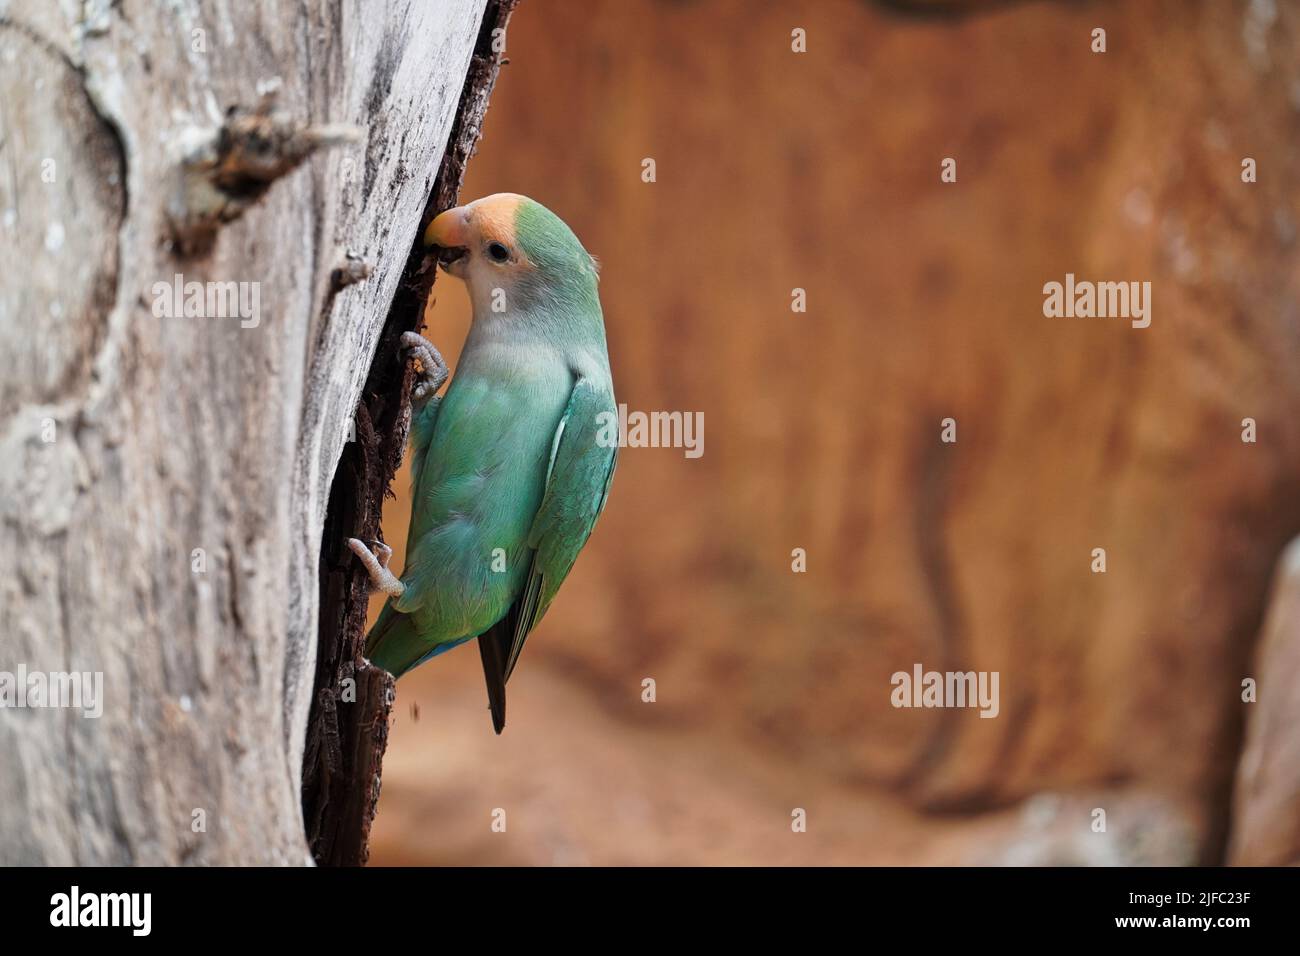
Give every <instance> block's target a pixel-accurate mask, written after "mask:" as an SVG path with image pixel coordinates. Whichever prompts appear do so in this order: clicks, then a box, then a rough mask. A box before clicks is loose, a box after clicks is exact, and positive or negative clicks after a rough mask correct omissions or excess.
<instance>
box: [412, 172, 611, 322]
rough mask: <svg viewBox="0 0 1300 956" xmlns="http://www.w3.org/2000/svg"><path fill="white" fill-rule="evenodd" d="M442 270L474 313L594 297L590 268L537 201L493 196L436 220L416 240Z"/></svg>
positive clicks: (593, 263) (582, 251) (583, 252)
mask: <svg viewBox="0 0 1300 956" xmlns="http://www.w3.org/2000/svg"><path fill="white" fill-rule="evenodd" d="M424 244H425V245H426V246H434V247H437V250H438V261H439V263H440V264H441V265H442V267H443V268H444V269H445V270H446V271H447V272H449V273H451V274H452V275H454V276H456V277H457V278H459V279H463V280H464V282H465V284H466V285H467V286H468V287H469V293H470V299H471V301H472V302H473V303H474V311H475V313H476V314H478V313H479V312H480V309H481V308H491V309H493V311H497V312H500V311H502V308H500V307H499V306H497V305H496V303H498V302H501V301H504V303H505V305H506V308H508V309H510V310H514V309H517V308H523V309H529V308H532V307H534V306H537V305H538V304H550V303H553V302H558V303H563V302H573V301H575V300H578V299H581V298H583V297H586V296H593V297H594V296H595V294H596V261H595V260H594V259H593V258H592V257H591V256H590V255H588V253H587V250H586V249H584V248H583V247H582V243H581V242H579V241H578V237H577V236H575V235H574V234H573V230H571V229H570V228H569V227H568V226H567V225H565V223H564V220H562V219H560V217H559V216H557V215H555V213H553V212H551V211H550V210H549V209H547V208H546V207H545V206H543V205H542V204H541V203H539V202H534V201H533V200H531V199H529V198H528V197H527V196H520V195H517V194H515V193H496V194H495V195H492V196H485V197H483V198H482V199H476V200H475V201H474V202H472V203H469V204H467V205H464V206H457V207H455V208H454V209H448V210H447V211H446V212H443V213H440V214H438V215H437V216H436V217H435V218H434V220H433V221H432V222H431V223H429V228H428V229H426V230H425V233H424Z"/></svg>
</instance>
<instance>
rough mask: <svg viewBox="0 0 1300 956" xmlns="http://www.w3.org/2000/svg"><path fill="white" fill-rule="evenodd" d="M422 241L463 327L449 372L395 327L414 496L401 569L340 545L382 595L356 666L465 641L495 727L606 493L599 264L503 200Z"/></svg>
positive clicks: (610, 427) (610, 430)
mask: <svg viewBox="0 0 1300 956" xmlns="http://www.w3.org/2000/svg"><path fill="white" fill-rule="evenodd" d="M424 241H425V244H426V245H429V246H437V247H438V248H439V261H440V262H441V264H442V267H443V268H444V269H445V270H446V271H447V272H449V273H451V274H452V275H454V276H456V277H457V278H460V279H462V280H464V282H465V284H466V285H467V286H468V288H469V295H470V301H471V303H472V305H473V310H474V318H473V324H472V325H471V326H470V331H469V335H468V336H467V337H466V339H465V347H464V350H463V351H462V352H461V358H460V362H459V364H458V366H457V369H456V375H455V377H454V378H453V380H452V382H451V385H450V386H449V387H448V389H447V393H446V395H445V396H444V397H442V398H441V399H439V398H437V397H435V396H434V392H436V391H437V390H438V388H439V387H441V385H442V383H443V382H444V381H445V380H446V378H447V366H446V364H445V363H444V362H443V361H442V357H441V356H440V355H439V354H438V351H437V350H436V349H435V348H434V347H433V346H432V345H430V344H429V343H428V342H426V341H425V340H424V339H423V338H422V337H420V336H419V335H417V334H415V333H413V332H408V333H406V334H405V335H404V336H403V337H402V347H403V350H404V351H405V353H406V354H407V355H408V357H409V358H413V359H415V360H417V361H418V363H419V368H420V374H419V378H418V381H417V384H416V386H415V388H414V390H413V392H412V401H411V404H412V420H411V469H412V473H413V492H412V506H411V526H410V532H409V535H408V537H407V546H406V565H405V568H404V570H403V573H402V577H401V579H400V580H399V579H398V578H396V577H395V576H394V575H393V574H392V572H391V571H389V570H388V559H389V557H390V555H391V554H392V551H391V549H389V548H387V547H386V546H384V545H382V544H378V543H376V548H375V550H376V551H377V552H378V555H377V556H376V555H375V554H373V553H372V552H371V551H370V549H369V548H368V547H367V546H366V545H365V544H364V543H362V542H361V541H359V540H357V539H356V538H352V539H350V540H349V542H348V546H349V547H350V548H351V549H352V550H353V551H354V552H355V553H356V555H357V557H358V558H360V559H361V561H362V562H363V563H364V564H365V566H366V569H367V570H368V571H369V573H370V576H371V579H372V580H373V581H374V583H375V586H376V587H377V588H378V589H379V590H381V591H383V592H385V593H386V594H388V596H389V600H388V603H387V604H385V605H384V609H383V611H382V612H381V613H380V615H379V620H377V621H376V622H375V626H374V628H372V629H371V631H370V634H369V636H368V637H367V639H366V656H367V657H369V658H370V660H371V661H372V662H374V663H375V664H378V665H379V666H380V667H382V668H384V669H385V670H387V671H389V672H391V673H392V674H393V675H394V676H397V677H400V676H401V675H402V674H404V673H406V672H407V671H409V670H410V669H411V668H413V667H415V666H417V665H418V664H421V663H423V662H424V661H427V660H428V659H429V658H431V657H435V656H437V655H438V654H441V653H442V652H443V651H447V650H450V649H451V648H453V647H455V646H456V645H458V644H463V643H464V642H466V641H468V640H471V639H472V638H475V637H477V638H478V646H479V652H480V654H481V655H482V658H483V673H484V676H485V677H486V679H487V691H488V705H489V707H490V708H491V711H492V726H493V727H494V728H495V730H496V732H497V733H498V734H499V733H501V728H502V727H504V726H505V719H506V681H507V680H508V679H509V678H510V674H511V672H512V671H513V670H514V668H515V664H516V663H517V662H518V660H519V652H520V651H521V650H523V646H524V641H525V640H526V639H527V638H528V635H529V633H530V632H531V631H532V630H533V628H534V627H536V626H537V623H538V621H540V620H541V618H542V615H543V614H545V613H546V609H547V608H548V607H549V606H550V604H551V601H552V600H554V598H555V594H556V592H557V591H558V590H559V588H560V585H561V584H562V583H564V579H565V577H566V576H567V575H568V573H569V570H570V569H571V568H572V567H573V563H574V561H575V560H576V559H577V557H578V552H579V551H581V550H582V548H583V545H585V544H586V543H587V538H588V536H589V535H590V534H591V529H592V527H593V526H594V525H595V523H596V519H597V517H599V515H600V513H601V510H602V509H603V508H604V507H605V500H606V497H607V496H608V495H609V486H610V482H611V480H612V479H613V477H614V464H615V460H616V458H617V455H618V440H617V407H616V405H615V403H614V389H613V383H612V381H611V379H610V372H609V354H608V352H607V350H606V345H605V322H604V318H603V316H602V314H601V309H600V297H599V295H598V294H597V291H596V281H597V274H596V263H595V260H593V259H592V257H591V256H590V255H588V254H587V251H586V250H585V249H584V248H583V247H582V243H580V242H579V241H578V238H577V236H575V235H574V234H573V231H572V230H571V229H569V227H568V226H567V225H565V223H564V221H563V220H561V219H560V218H559V217H558V216H556V215H555V214H554V213H552V212H551V211H550V210H549V209H547V208H546V207H544V206H542V205H541V204H540V203H537V202H534V201H533V200H531V199H528V198H527V197H525V196H518V195H514V194H509V193H501V194H498V195H495V196H488V197H486V198H483V199H479V200H477V201H475V202H472V203H470V204H468V205H466V206H459V207H457V208H455V209H448V210H447V211H446V212H443V213H441V214H440V215H438V216H437V217H436V218H435V219H434V220H433V222H431V223H430V224H429V228H428V230H427V231H426V232H425V236H424Z"/></svg>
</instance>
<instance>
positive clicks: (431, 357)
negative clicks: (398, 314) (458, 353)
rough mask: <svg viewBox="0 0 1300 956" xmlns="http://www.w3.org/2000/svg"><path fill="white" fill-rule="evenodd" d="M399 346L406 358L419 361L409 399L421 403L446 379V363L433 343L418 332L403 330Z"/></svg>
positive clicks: (431, 395) (440, 386)
mask: <svg viewBox="0 0 1300 956" xmlns="http://www.w3.org/2000/svg"><path fill="white" fill-rule="evenodd" d="M401 348H402V351H403V352H404V353H405V357H406V358H407V359H415V360H416V361H418V362H419V363H420V371H419V372H417V373H416V374H417V378H416V381H415V386H414V387H413V388H412V389H411V401H412V402H413V403H414V404H416V405H422V404H424V403H425V402H427V401H428V400H429V399H430V398H432V397H433V395H434V393H435V392H437V391H438V389H440V388H442V383H443V382H445V381H447V374H448V372H447V363H446V362H444V361H443V358H442V354H441V353H440V352H439V351H438V350H437V349H436V348H435V347H434V345H433V343H432V342H430V341H429V340H428V339H426V338H425V337H424V336H423V335H421V334H420V333H418V332H403V333H402V346H401Z"/></svg>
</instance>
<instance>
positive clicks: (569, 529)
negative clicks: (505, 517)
mask: <svg viewBox="0 0 1300 956" xmlns="http://www.w3.org/2000/svg"><path fill="white" fill-rule="evenodd" d="M602 412H603V413H606V414H608V415H609V416H616V415H617V411H616V409H615V407H614V396H613V393H612V392H611V391H610V389H609V386H608V385H607V384H597V383H595V382H593V381H592V380H591V379H587V378H580V379H578V381H577V382H576V383H575V384H574V386H573V391H572V392H571V393H570V395H569V403H568V406H567V407H566V408H565V412H564V417H563V418H561V419H560V424H559V427H558V428H557V429H556V433H555V438H554V440H553V443H552V450H551V461H550V465H549V467H548V469H547V476H546V490H545V492H544V493H543V496H542V504H541V507H540V508H539V509H538V511H537V517H536V518H534V519H533V525H532V530H531V531H530V532H529V535H528V547H529V552H530V554H531V556H532V560H531V563H530V566H529V569H528V576H527V578H526V579H525V583H524V590H523V593H522V594H521V595H520V597H519V603H518V608H517V613H516V614H514V615H512V617H514V621H513V623H514V628H513V634H512V635H511V643H510V648H509V653H508V654H507V656H506V662H505V677H506V679H509V677H510V673H511V672H512V671H513V670H514V668H515V664H516V663H517V662H518V660H519V654H520V652H521V651H522V650H523V648H524V641H526V640H527V639H528V635H529V633H530V632H531V631H532V629H533V628H534V627H536V626H537V622H538V621H540V620H541V618H542V615H543V614H545V613H546V609H547V607H549V606H550V603H551V601H552V600H554V598H555V594H556V592H557V591H558V590H559V589H560V585H561V584H563V583H564V579H565V578H566V577H567V576H568V574H569V571H570V569H571V568H572V567H573V563H574V562H575V561H576V560H577V558H578V553H579V552H580V551H582V548H583V546H584V545H585V544H586V543H587V538H588V537H590V535H591V531H592V528H594V527H595V525H596V519H597V518H598V517H600V513H601V511H603V510H604V508H605V500H606V499H607V498H608V497H609V487H610V484H611V482H613V480H614V466H615V464H616V463H617V460H618V442H617V441H601V440H600V439H601V438H603V437H604V433H607V432H608V431H609V430H610V429H609V427H608V424H607V423H606V422H605V421H603V420H602V419H603V416H602V414H601V413H602Z"/></svg>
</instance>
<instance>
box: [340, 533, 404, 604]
mask: <svg viewBox="0 0 1300 956" xmlns="http://www.w3.org/2000/svg"><path fill="white" fill-rule="evenodd" d="M375 544H376V547H377V548H379V553H380V557H378V558H376V557H375V556H374V554H373V553H372V552H371V550H370V549H369V548H367V547H366V543H365V542H364V541H358V540H357V539H356V538H348V547H349V548H351V549H352V553H353V554H355V555H356V556H357V557H358V558H360V559H361V563H362V564H364V565H365V566H366V570H367V571H368V572H370V580H371V581H373V582H374V584H375V590H376V591H382V592H384V593H385V594H387V595H388V596H389V597H401V596H402V594H404V593H405V592H406V585H405V584H403V583H402V582H401V581H399V580H397V578H395V577H394V576H393V572H392V571H389V570H388V559H389V558H390V557H392V556H393V549H392V548H390V547H389V546H388V545H386V544H380V543H379V542H375Z"/></svg>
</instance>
